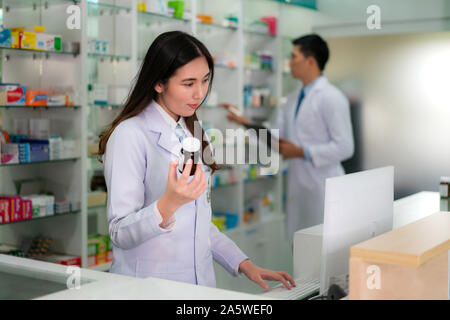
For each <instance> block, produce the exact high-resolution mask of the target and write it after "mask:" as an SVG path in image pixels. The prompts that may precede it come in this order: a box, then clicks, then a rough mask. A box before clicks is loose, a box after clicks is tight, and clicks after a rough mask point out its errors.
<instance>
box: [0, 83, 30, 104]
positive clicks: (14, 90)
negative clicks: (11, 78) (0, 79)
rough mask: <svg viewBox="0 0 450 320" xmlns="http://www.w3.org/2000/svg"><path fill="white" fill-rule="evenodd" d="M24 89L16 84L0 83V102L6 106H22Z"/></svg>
mask: <svg viewBox="0 0 450 320" xmlns="http://www.w3.org/2000/svg"><path fill="white" fill-rule="evenodd" d="M25 95H26V88H25V86H22V85H20V84H18V83H0V102H1V104H2V105H7V106H24V105H25Z"/></svg>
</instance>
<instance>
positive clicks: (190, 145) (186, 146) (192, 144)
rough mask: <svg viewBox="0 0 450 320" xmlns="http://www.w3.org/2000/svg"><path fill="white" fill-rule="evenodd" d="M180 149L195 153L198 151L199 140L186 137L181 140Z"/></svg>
mask: <svg viewBox="0 0 450 320" xmlns="http://www.w3.org/2000/svg"><path fill="white" fill-rule="evenodd" d="M182 148H183V150H184V151H187V152H197V151H199V150H200V140H198V139H197V138H194V137H186V138H184V139H183V144H182Z"/></svg>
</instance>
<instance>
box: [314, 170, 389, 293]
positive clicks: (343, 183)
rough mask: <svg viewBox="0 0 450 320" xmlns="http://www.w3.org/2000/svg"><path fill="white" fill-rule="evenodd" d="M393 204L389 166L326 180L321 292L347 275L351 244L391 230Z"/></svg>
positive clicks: (324, 291)
mask: <svg viewBox="0 0 450 320" xmlns="http://www.w3.org/2000/svg"><path fill="white" fill-rule="evenodd" d="M393 207H394V167H392V166H389V167H383V168H378V169H372V170H366V171H361V172H357V173H352V174H347V175H344V176H339V177H334V178H328V179H326V182H325V206H324V223H323V238H322V266H321V279H320V293H321V294H326V292H327V290H328V288H329V286H330V285H331V284H333V283H332V282H330V278H341V279H342V277H345V276H346V275H348V269H349V258H350V247H351V246H353V245H356V244H358V243H360V242H362V241H365V240H367V239H370V238H372V237H375V236H377V235H380V234H382V233H385V232H387V231H390V230H392V220H393Z"/></svg>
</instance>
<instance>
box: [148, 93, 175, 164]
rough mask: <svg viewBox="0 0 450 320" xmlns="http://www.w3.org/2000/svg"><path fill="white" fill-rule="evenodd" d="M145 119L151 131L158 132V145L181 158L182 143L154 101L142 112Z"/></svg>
mask: <svg viewBox="0 0 450 320" xmlns="http://www.w3.org/2000/svg"><path fill="white" fill-rule="evenodd" d="M142 114H143V117H145V123H146V124H147V128H148V130H150V131H153V132H158V133H160V134H161V135H160V136H159V140H158V145H159V146H161V147H162V148H164V149H166V150H167V151H169V152H170V153H172V154H174V155H175V156H177V157H179V156H180V152H181V143H180V141H179V140H178V138H177V137H176V135H175V133H174V131H173V129H172V128H171V126H170V125H169V124H168V123H167V121H166V120H165V119H164V118H163V116H162V115H161V113H160V112H159V111H158V110H157V109H156V102H154V101H152V102H151V103H150V104H149V105H148V106H147V108H145V109H144V111H143V112H142Z"/></svg>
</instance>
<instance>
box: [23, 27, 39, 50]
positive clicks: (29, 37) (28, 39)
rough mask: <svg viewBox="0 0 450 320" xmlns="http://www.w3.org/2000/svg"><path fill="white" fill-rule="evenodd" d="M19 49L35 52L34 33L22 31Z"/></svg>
mask: <svg viewBox="0 0 450 320" xmlns="http://www.w3.org/2000/svg"><path fill="white" fill-rule="evenodd" d="M20 48H21V49H29V50H36V49H37V45H36V32H33V31H23V32H22V37H21V42H20Z"/></svg>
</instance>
